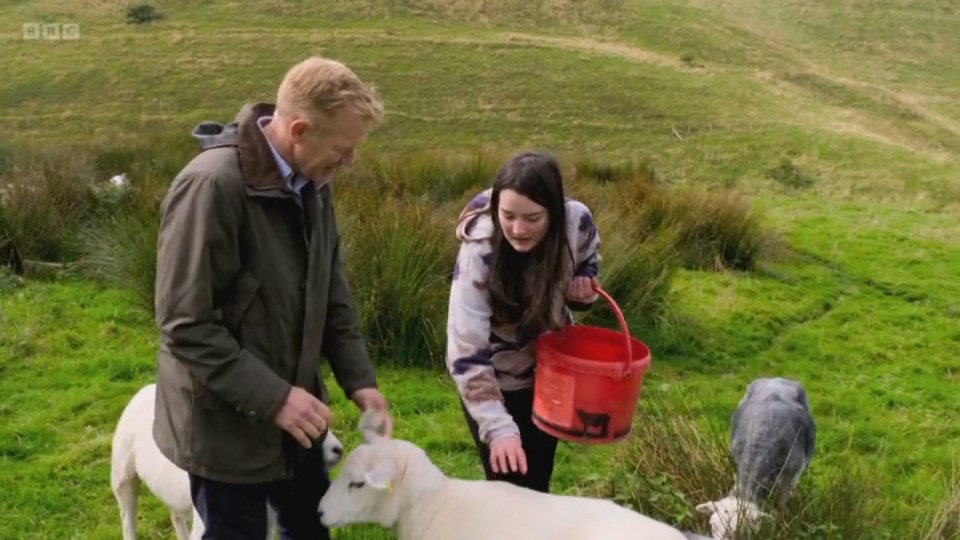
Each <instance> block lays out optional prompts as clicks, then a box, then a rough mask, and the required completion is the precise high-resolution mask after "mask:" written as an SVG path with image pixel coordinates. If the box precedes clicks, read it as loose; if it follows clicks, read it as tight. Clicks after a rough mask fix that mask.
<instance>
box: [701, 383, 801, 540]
mask: <svg viewBox="0 0 960 540" xmlns="http://www.w3.org/2000/svg"><path fill="white" fill-rule="evenodd" d="M816 434H817V428H816V424H815V423H814V421H813V417H812V416H811V415H810V406H809V403H808V402H807V393H806V391H805V390H804V389H803V386H802V385H801V384H800V383H799V382H797V381H793V380H790V379H784V378H780V377H777V378H760V379H756V380H754V381H753V382H751V383H750V384H749V385H748V386H747V392H746V395H745V396H744V397H743V399H742V400H741V401H740V404H739V405H738V406H737V410H736V411H735V412H734V413H733V427H732V430H731V437H730V453H731V455H732V457H733V462H734V464H735V465H736V469H737V476H736V482H735V484H734V487H733V489H732V490H731V491H730V494H729V495H727V496H726V497H725V498H723V499H721V500H719V501H711V502H706V503H703V504H699V505H697V511H698V512H700V513H702V514H708V515H710V529H711V532H712V534H713V537H714V538H716V539H718V540H720V539H730V538H734V537H735V535H736V533H737V531H738V530H740V529H741V528H743V527H744V526H747V527H752V526H753V525H755V524H756V523H757V522H758V521H759V520H760V519H761V518H764V517H770V515H769V514H767V513H766V512H763V511H762V510H761V509H760V508H761V505H762V504H763V503H764V502H766V501H767V500H772V501H775V502H776V504H777V505H778V506H782V505H783V504H784V503H785V502H786V501H787V500H788V499H789V498H790V495H791V494H792V493H793V489H794V487H796V485H797V482H799V480H800V476H801V475H802V474H803V472H804V471H805V470H806V469H807V466H808V465H809V464H810V460H811V458H812V457H813V451H814V446H815V443H816Z"/></svg>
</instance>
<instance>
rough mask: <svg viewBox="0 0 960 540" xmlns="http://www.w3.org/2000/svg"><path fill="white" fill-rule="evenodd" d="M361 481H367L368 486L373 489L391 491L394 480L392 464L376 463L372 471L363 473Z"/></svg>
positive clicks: (387, 462)
mask: <svg viewBox="0 0 960 540" xmlns="http://www.w3.org/2000/svg"><path fill="white" fill-rule="evenodd" d="M363 479H364V480H366V481H367V485H368V486H370V487H372V488H374V489H383V490H386V491H388V492H389V491H391V490H392V489H393V487H392V486H393V481H394V480H395V479H396V472H395V469H394V466H393V463H392V462H389V461H381V462H378V463H377V464H376V465H374V466H373V468H372V469H370V470H369V471H367V472H366V473H364V475H363Z"/></svg>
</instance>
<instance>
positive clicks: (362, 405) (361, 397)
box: [350, 388, 393, 438]
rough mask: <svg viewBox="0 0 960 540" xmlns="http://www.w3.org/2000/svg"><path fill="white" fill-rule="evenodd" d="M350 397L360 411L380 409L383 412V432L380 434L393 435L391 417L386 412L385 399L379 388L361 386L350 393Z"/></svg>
mask: <svg viewBox="0 0 960 540" xmlns="http://www.w3.org/2000/svg"><path fill="white" fill-rule="evenodd" d="M350 399H352V400H353V402H354V403H355V404H356V405H357V408H359V409H360V412H363V411H366V410H367V409H373V410H376V411H380V413H381V414H383V433H381V435H382V436H383V437H388V438H389V437H391V436H392V435H393V419H392V418H391V417H390V413H388V412H387V400H386V398H384V397H383V394H381V393H380V391H379V390H377V389H376V388H361V389H359V390H357V391H355V392H354V393H353V394H351V395H350Z"/></svg>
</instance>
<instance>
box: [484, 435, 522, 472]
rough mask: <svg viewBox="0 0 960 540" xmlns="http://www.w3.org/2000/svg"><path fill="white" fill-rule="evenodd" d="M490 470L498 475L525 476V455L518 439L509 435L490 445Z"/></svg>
mask: <svg viewBox="0 0 960 540" xmlns="http://www.w3.org/2000/svg"><path fill="white" fill-rule="evenodd" d="M490 468H491V469H492V470H493V472H495V473H498V474H507V473H508V472H514V473H515V472H519V473H520V474H527V454H526V453H525V452H524V451H523V445H522V444H521V443H520V437H517V436H516V435H510V436H507V437H502V438H500V439H496V440H494V441H492V442H491V443H490Z"/></svg>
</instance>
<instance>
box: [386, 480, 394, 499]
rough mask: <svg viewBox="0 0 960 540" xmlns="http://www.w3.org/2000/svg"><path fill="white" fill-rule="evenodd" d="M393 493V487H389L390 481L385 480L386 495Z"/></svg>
mask: <svg viewBox="0 0 960 540" xmlns="http://www.w3.org/2000/svg"><path fill="white" fill-rule="evenodd" d="M391 493H393V486H391V485H390V480H387V495H389V494H391Z"/></svg>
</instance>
